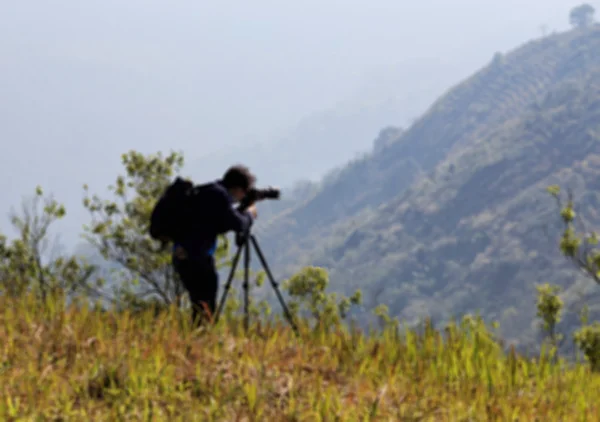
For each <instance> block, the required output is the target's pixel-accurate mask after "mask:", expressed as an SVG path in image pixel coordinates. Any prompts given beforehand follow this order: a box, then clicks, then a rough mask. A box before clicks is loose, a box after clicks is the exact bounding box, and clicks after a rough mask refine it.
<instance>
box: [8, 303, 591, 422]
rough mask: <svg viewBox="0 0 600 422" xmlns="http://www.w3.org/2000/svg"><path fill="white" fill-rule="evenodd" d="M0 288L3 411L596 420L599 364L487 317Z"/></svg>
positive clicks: (125, 416)
mask: <svg viewBox="0 0 600 422" xmlns="http://www.w3.org/2000/svg"><path fill="white" fill-rule="evenodd" d="M185 321H187V313H186V314H185V315H182V314H180V313H179V312H178V311H176V310H174V309H173V310H170V311H168V312H165V313H164V314H161V315H159V316H158V317H154V316H153V314H152V313H151V312H146V313H143V314H139V315H132V314H131V313H127V312H125V313H118V314H117V313H114V312H99V311H94V310H92V309H90V308H87V307H79V308H75V307H72V308H70V309H67V310H64V309H63V308H62V307H61V306H58V305H57V304H54V305H51V306H40V305H39V303H38V302H36V301H34V300H33V299H32V298H31V297H25V298H22V299H19V300H8V299H3V298H0V389H1V391H2V394H1V395H0V397H2V398H1V400H0V419H1V420H78V421H79V420H140V421H141V420H144V421H147V420H169V421H171V420H172V421H176V420H185V421H193V420H198V421H211V420H219V421H220V420H223V421H237V420H240V421H241V420H247V421H255V420H256V421H258V420H260V421H267V420H268V421H286V420H298V421H325V420H327V421H329V420H341V421H367V420H377V421H388V420H389V421H400V420H402V421H404V420H432V421H433V420H435V421H445V420H452V421H460V420H465V421H466V420H474V421H476V420H520V421H523V420H540V421H550V420H561V421H567V420H569V421H570V420H598V419H599V417H600V411H599V406H600V404H599V402H598V396H599V393H600V377H599V376H598V375H596V374H592V373H590V372H589V370H588V369H587V366H586V365H585V364H576V365H574V366H571V367H567V365H566V364H564V363H563V362H561V361H558V362H554V359H551V357H550V356H544V355H542V356H541V357H539V358H538V359H535V360H525V359H522V358H520V357H518V356H516V355H515V354H514V353H509V354H504V353H503V352H502V350H501V348H500V346H499V345H498V344H497V343H496V342H495V341H494V340H493V336H492V334H490V331H488V330H487V329H486V328H485V327H484V326H483V325H482V323H481V322H480V321H477V320H470V321H469V320H466V321H463V322H461V324H459V325H457V326H454V327H451V328H450V329H447V330H445V337H446V340H445V341H442V338H441V335H440V333H439V332H438V331H436V330H434V329H432V328H428V329H425V330H422V331H423V332H422V333H421V334H417V332H414V331H406V332H403V331H402V332H400V331H397V330H395V329H392V328H390V329H387V330H384V331H382V332H378V333H371V334H361V333H359V332H358V331H353V330H350V329H343V328H336V329H334V330H332V332H330V333H326V332H325V330H312V331H311V330H308V329H307V328H306V326H304V328H302V329H301V331H302V333H301V335H300V336H299V337H295V336H294V334H293V332H292V331H291V330H290V329H289V328H288V327H287V326H286V325H285V324H284V323H276V322H274V323H272V324H260V323H257V322H254V324H253V326H252V328H251V331H250V333H249V334H248V335H247V336H246V335H245V334H244V332H243V330H242V324H241V322H240V321H236V320H234V319H229V320H227V321H225V320H224V321H223V323H222V324H219V326H216V327H213V329H212V330H210V331H204V332H199V331H196V332H193V331H191V330H190V329H189V328H188V327H187V326H186V325H187V324H186V323H185Z"/></svg>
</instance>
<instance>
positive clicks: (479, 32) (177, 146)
mask: <svg viewBox="0 0 600 422" xmlns="http://www.w3.org/2000/svg"><path fill="white" fill-rule="evenodd" d="M579 3H580V2H579V1H566V0H544V1H542V0H526V1H518V2H517V1H516V0H503V1H484V0H454V1H452V2H449V1H442V0H437V1H434V0H422V1H419V2H399V1H391V0H380V1H374V2H367V1H356V0H345V1H325V0H320V1H313V0H310V1H302V2H276V1H253V2H232V1H220V2H198V1H194V2H192V1H183V0H182V1H178V2H166V1H163V2H158V1H148V0H146V1H138V0H136V1H132V0H130V1H127V2H123V1H118V2H117V1H114V0H110V1H107V0H104V1H101V2H100V1H97V2H81V1H75V0H70V1H52V2H32V1H25V0H21V1H15V2H8V1H4V2H3V3H2V8H1V9H0V10H1V13H0V66H1V69H2V79H1V80H0V94H1V97H0V98H1V100H0V139H1V142H2V154H0V188H1V191H2V196H1V197H0V210H2V212H3V213H4V212H8V211H9V208H10V207H11V206H19V203H20V201H21V198H22V196H23V195H27V194H30V193H33V189H34V187H35V186H36V185H38V184H40V185H42V187H44V188H45V190H47V191H51V192H53V193H54V194H55V195H56V197H57V199H59V200H60V201H62V202H64V203H65V204H66V205H67V211H68V217H69V218H68V221H67V222H65V223H64V224H63V225H62V226H61V231H62V233H61V238H62V239H63V241H64V242H66V244H73V243H74V242H75V241H76V240H77V235H78V232H79V231H80V227H81V224H82V223H83V222H84V221H86V220H87V217H88V216H87V214H86V212H85V210H83V207H82V206H81V198H82V189H81V187H82V185H83V184H84V183H88V184H89V185H90V187H91V188H92V189H94V190H95V191H99V192H101V191H102V190H103V188H104V187H105V186H106V185H108V184H109V183H111V182H112V181H113V180H114V178H115V176H116V174H117V173H118V172H119V171H120V170H121V166H120V154H121V153H123V152H126V151H127V150H130V149H135V150H139V151H142V152H148V153H149V152H155V151H159V150H161V151H165V152H166V151H169V150H170V149H174V150H181V151H183V152H184V153H185V156H186V161H187V162H188V163H189V166H190V172H191V173H192V174H194V175H198V176H199V177H200V176H202V177H210V176H209V173H211V172H213V169H219V168H225V167H226V166H227V165H229V164H231V162H230V161H231V160H232V158H235V157H236V156H235V155H233V156H232V152H236V151H238V149H239V148H242V147H252V148H253V146H254V145H255V144H259V143H260V144H265V145H267V147H266V149H265V151H266V153H268V151H270V150H271V145H273V147H272V150H273V151H275V152H274V153H273V156H272V157H266V159H268V160H277V159H278V156H277V153H276V151H281V150H285V149H286V148H288V146H287V144H286V143H285V142H286V140H287V139H294V140H295V141H294V142H296V143H298V142H306V147H307V148H312V146H311V143H310V139H303V138H302V136H301V134H302V133H312V132H311V131H312V130H315V131H318V129H319V128H318V127H313V126H311V125H313V123H312V122H313V121H314V122H323V121H325V123H324V124H329V123H327V122H329V121H330V120H331V119H330V118H329V117H328V116H331V115H332V114H333V115H336V113H338V114H339V115H340V116H342V118H339V119H338V120H336V121H334V122H332V123H331V124H330V126H332V127H334V130H333V132H332V133H337V132H336V130H337V128H338V127H343V126H344V125H346V124H349V123H348V122H350V121H353V120H354V123H355V124H356V125H357V126H356V130H355V129H353V131H352V133H354V134H355V135H356V138H355V139H352V140H351V142H350V140H348V139H330V140H328V141H327V142H331V145H335V146H336V148H337V150H338V151H339V154H335V156H331V157H327V159H328V160H330V161H327V162H324V163H322V164H321V165H322V166H330V167H334V166H337V165H341V164H343V163H344V162H345V161H346V160H347V159H348V158H349V157H351V156H352V155H353V154H355V153H356V152H357V151H360V150H368V148H369V147H370V145H371V143H372V141H373V138H374V137H375V136H376V134H377V131H378V130H379V129H380V126H381V125H383V124H395V125H408V124H410V121H411V119H413V118H415V117H417V116H418V115H419V114H420V113H422V112H424V111H425V110H426V108H427V107H428V105H429V104H430V103H431V102H433V101H434V100H435V99H436V98H437V97H438V96H439V95H441V94H442V93H443V92H444V91H445V90H446V89H448V88H449V87H450V86H451V85H453V84H455V83H458V82H459V81H460V80H461V79H462V78H466V77H468V76H469V75H470V74H472V73H474V72H475V71H477V69H478V68H480V67H481V66H483V65H485V64H486V63H487V62H489V61H490V60H491V58H492V56H493V54H494V53H495V52H496V51H507V50H510V49H513V48H516V47H517V46H518V45H520V44H522V43H523V42H526V41H527V40H529V39H531V38H536V37H540V36H541V35H542V34H543V33H546V32H550V31H553V30H564V29H566V28H567V27H568V12H569V10H570V8H571V7H573V6H576V5H577V4H579ZM369 107H371V108H372V109H373V110H375V112H372V113H371V114H369V116H371V117H369V118H365V119H364V121H363V120H361V118H360V116H362V115H361V114H360V113H361V112H362V111H364V109H365V108H369ZM373 115H375V116H376V117H378V118H373V117H372V116H373ZM320 116H323V117H322V118H321V117H320ZM354 116H358V117H354ZM327 119H330V120H327ZM315 124H321V123H315ZM303 125H308V126H310V128H309V129H310V130H308V131H307V132H302V130H304V129H302V128H303V127H304V126H303ZM299 128H300V129H299ZM369 134H371V135H369ZM349 136H350V137H351V135H349ZM276 145H279V147H278V148H279V149H278V148H277V147H276ZM318 153H319V151H318V150H315V151H314V154H318ZM203 157H217V158H210V159H209V160H208V161H207V160H206V159H204V161H203ZM218 157H221V160H222V162H221V161H220V160H219V159H218ZM238 161H242V162H243V161H244V155H243V154H240V156H239V158H238ZM202 163H210V165H211V167H210V172H209V171H208V169H209V167H205V168H202V167H203V164H202ZM194 165H196V166H197V167H196V168H194ZM186 168H187V167H186ZM215 171H216V170H215ZM256 171H257V173H259V177H260V169H258V170H256ZM294 171H295V173H293V174H287V175H286V174H285V172H286V168H285V166H283V167H282V168H279V169H276V170H274V171H272V172H271V173H270V174H269V178H272V179H275V178H277V177H279V176H281V177H282V178H283V177H284V176H286V177H287V179H286V183H287V182H289V181H290V180H295V179H300V178H304V177H312V178H315V177H318V176H319V175H320V174H322V173H323V168H322V167H319V168H315V169H314V172H313V171H312V170H311V174H309V173H308V166H307V172H306V174H302V172H303V170H302V166H300V169H299V170H297V171H296V170H294ZM218 176H219V174H215V175H214V177H215V178H216V177H218ZM275 183H276V181H275ZM0 232H5V233H10V227H9V222H8V218H5V217H4V215H3V218H2V219H1V220H0Z"/></svg>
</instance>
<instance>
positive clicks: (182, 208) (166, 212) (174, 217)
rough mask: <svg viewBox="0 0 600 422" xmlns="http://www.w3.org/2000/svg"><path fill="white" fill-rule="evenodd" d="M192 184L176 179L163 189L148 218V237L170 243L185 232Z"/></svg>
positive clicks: (179, 178)
mask: <svg viewBox="0 0 600 422" xmlns="http://www.w3.org/2000/svg"><path fill="white" fill-rule="evenodd" d="M193 187H194V185H193V183H192V182H190V181H188V180H184V179H182V178H181V177H177V178H176V179H175V181H174V182H173V183H171V184H170V185H169V186H167V188H166V189H165V191H164V193H163V194H162V196H161V197H160V198H159V200H158V202H157V203H156V205H155V206H154V209H153V210H152V214H151V216H150V236H151V237H152V238H153V239H155V240H160V241H161V242H172V241H174V240H176V239H177V238H178V236H179V235H180V234H181V233H182V231H183V230H185V226H186V221H185V220H186V217H187V215H189V212H188V207H189V204H190V197H191V194H192V190H193Z"/></svg>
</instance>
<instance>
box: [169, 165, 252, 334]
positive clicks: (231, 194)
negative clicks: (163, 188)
mask: <svg viewBox="0 0 600 422" xmlns="http://www.w3.org/2000/svg"><path fill="white" fill-rule="evenodd" d="M254 182H255V177H254V176H253V175H252V174H251V173H250V171H249V170H248V168H246V167H244V166H241V165H238V166H233V167H231V168H229V169H228V170H227V172H226V173H225V175H224V176H223V178H222V179H221V180H217V181H215V182H212V183H207V184H204V185H201V186H198V187H195V188H194V191H195V194H194V201H197V204H198V206H196V207H194V213H195V215H194V216H193V218H194V223H193V225H192V227H190V229H189V230H187V231H186V233H185V235H184V236H183V237H182V238H180V239H177V240H176V241H175V242H174V245H173V266H174V269H175V271H176V272H177V273H178V274H179V277H180V279H181V282H182V283H183V285H184V286H185V288H186V290H187V291H188V293H189V297H190V301H191V303H192V317H193V319H194V323H196V324H199V323H201V322H202V320H203V319H204V318H203V317H207V316H209V315H214V313H215V308H216V299H217V297H216V296H217V290H218V274H217V269H216V267H215V260H214V257H213V254H214V252H215V249H216V246H217V236H218V235H221V234H225V233H226V232H228V231H234V232H236V233H239V232H245V231H246V230H247V229H249V228H250V226H251V225H252V223H253V221H254V219H256V216H257V214H256V208H255V205H252V206H250V207H248V208H247V209H246V211H244V212H240V211H239V210H238V209H236V208H234V207H233V204H234V203H236V202H240V201H242V199H243V198H244V197H245V196H246V195H247V193H248V192H249V190H250V189H251V188H252V187H253V185H254ZM206 311H208V313H209V315H207V314H206Z"/></svg>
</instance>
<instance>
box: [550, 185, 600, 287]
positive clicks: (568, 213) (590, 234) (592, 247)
mask: <svg viewBox="0 0 600 422" xmlns="http://www.w3.org/2000/svg"><path fill="white" fill-rule="evenodd" d="M547 190H548V193H550V194H551V195H552V196H553V197H554V198H555V199H556V201H557V203H558V206H559V208H560V216H561V218H562V221H563V223H564V229H563V233H562V237H561V241H560V250H561V252H562V254H563V255H564V256H565V257H567V258H568V259H569V260H571V262H573V263H574V264H575V265H576V266H577V267H578V268H579V269H580V270H582V271H584V272H585V273H586V274H587V275H588V276H589V277H590V278H591V279H592V280H594V281H595V282H596V283H600V249H599V248H598V234H597V233H596V232H595V231H588V230H586V229H585V228H584V229H583V230H577V228H576V224H575V222H576V217H577V213H576V212H575V204H574V201H573V194H572V193H569V194H568V200H567V201H566V203H564V200H563V199H562V198H561V196H560V187H559V186H557V185H552V186H550V187H548V189H547ZM580 224H581V225H583V222H581V221H580Z"/></svg>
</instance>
